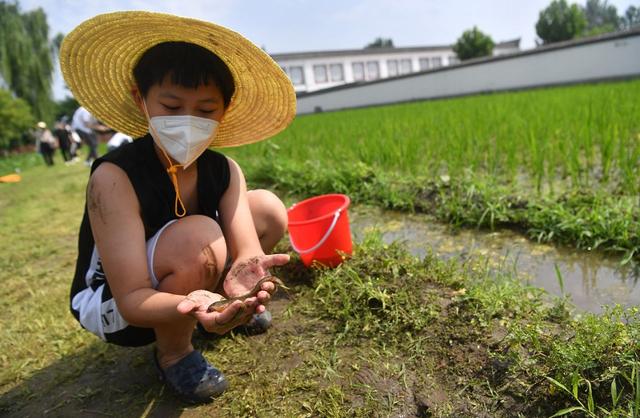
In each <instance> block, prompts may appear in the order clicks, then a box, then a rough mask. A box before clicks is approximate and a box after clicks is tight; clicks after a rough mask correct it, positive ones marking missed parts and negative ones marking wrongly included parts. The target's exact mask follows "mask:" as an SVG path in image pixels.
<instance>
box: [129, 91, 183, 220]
mask: <svg viewBox="0 0 640 418" xmlns="http://www.w3.org/2000/svg"><path fill="white" fill-rule="evenodd" d="M140 100H141V101H142V105H143V109H144V114H145V116H146V117H147V121H148V122H149V128H151V129H153V130H154V131H155V129H154V128H153V125H152V124H151V118H150V117H149V112H148V111H147V103H146V102H145V101H144V99H142V98H140ZM157 135H158V133H157V132H156V136H157ZM158 148H160V151H162V154H163V155H164V157H165V158H166V159H167V161H169V168H167V174H169V177H171V183H173V189H174V190H175V191H176V200H175V203H174V206H173V211H174V213H175V214H176V216H177V217H178V218H182V217H183V216H184V215H186V214H187V209H186V208H185V207H184V203H182V198H181V197H180V186H179V185H178V175H177V174H176V173H177V172H178V167H183V166H182V164H173V163H172V162H171V158H169V156H168V155H167V153H166V152H165V150H164V148H162V147H161V146H159V145H158ZM178 204H179V205H180V210H181V212H178Z"/></svg>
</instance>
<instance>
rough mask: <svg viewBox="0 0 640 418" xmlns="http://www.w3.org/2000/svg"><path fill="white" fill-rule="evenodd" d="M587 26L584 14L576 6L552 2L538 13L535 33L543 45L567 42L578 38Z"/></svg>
mask: <svg viewBox="0 0 640 418" xmlns="http://www.w3.org/2000/svg"><path fill="white" fill-rule="evenodd" d="M586 26H587V19H586V17H585V15H584V12H583V11H582V9H581V8H580V7H579V6H578V5H577V4H572V5H571V6H569V4H567V1H566V0H554V1H552V2H551V4H550V5H549V6H548V7H547V8H546V9H544V10H542V11H541V12H540V16H539V18H538V22H537V23H536V33H537V34H538V36H539V37H540V39H542V41H543V42H544V43H545V44H550V43H553V42H560V41H568V40H570V39H573V38H575V37H577V36H579V35H580V34H581V33H582V32H583V30H584V29H585V27H586Z"/></svg>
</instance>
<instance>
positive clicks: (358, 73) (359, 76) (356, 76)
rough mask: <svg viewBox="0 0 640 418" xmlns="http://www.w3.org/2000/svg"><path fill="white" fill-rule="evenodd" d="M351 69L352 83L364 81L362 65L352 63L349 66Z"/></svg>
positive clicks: (360, 63)
mask: <svg viewBox="0 0 640 418" xmlns="http://www.w3.org/2000/svg"><path fill="white" fill-rule="evenodd" d="M351 69H352V70H353V81H362V80H364V63H362V62H354V63H353V64H351Z"/></svg>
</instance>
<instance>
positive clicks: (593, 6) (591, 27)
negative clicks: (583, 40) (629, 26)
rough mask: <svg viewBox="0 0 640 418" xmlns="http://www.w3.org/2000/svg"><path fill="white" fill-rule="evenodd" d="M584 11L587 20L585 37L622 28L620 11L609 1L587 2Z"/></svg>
mask: <svg viewBox="0 0 640 418" xmlns="http://www.w3.org/2000/svg"><path fill="white" fill-rule="evenodd" d="M583 11H584V16H585V18H586V19H587V27H586V30H585V35H597V34H601V33H607V32H613V31H616V30H618V29H619V28H620V26H621V23H622V22H621V18H620V17H619V16H618V9H616V6H614V5H612V4H609V2H608V0H587V3H586V4H585V6H584V8H583Z"/></svg>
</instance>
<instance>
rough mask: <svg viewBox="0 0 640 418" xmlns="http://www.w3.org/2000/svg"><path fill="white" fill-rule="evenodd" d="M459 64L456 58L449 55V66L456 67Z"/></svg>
mask: <svg viewBox="0 0 640 418" xmlns="http://www.w3.org/2000/svg"><path fill="white" fill-rule="evenodd" d="M459 62H460V60H459V59H458V57H457V56H455V55H449V65H456V64H458V63H459Z"/></svg>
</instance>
